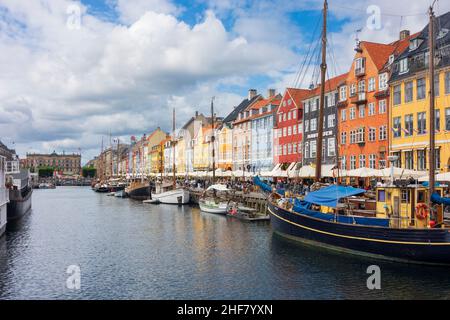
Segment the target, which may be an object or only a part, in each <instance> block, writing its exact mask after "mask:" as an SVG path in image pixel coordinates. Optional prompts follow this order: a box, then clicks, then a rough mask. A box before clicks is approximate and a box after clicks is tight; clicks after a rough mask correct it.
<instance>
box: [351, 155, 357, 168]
mask: <svg viewBox="0 0 450 320" xmlns="http://www.w3.org/2000/svg"><path fill="white" fill-rule="evenodd" d="M354 169H356V156H350V170H354Z"/></svg>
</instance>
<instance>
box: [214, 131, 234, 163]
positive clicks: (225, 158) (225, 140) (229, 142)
mask: <svg viewBox="0 0 450 320" xmlns="http://www.w3.org/2000/svg"><path fill="white" fill-rule="evenodd" d="M217 135H218V137H217V141H218V150H217V151H216V153H217V156H218V157H217V158H218V165H217V167H218V168H220V169H222V170H224V171H226V170H233V155H232V152H233V131H232V129H231V128H230V127H229V126H228V125H227V124H223V125H222V127H221V128H220V130H219V131H218V134H217Z"/></svg>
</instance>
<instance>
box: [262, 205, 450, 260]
mask: <svg viewBox="0 0 450 320" xmlns="http://www.w3.org/2000/svg"><path fill="white" fill-rule="evenodd" d="M268 206H269V212H270V220H271V225H272V228H273V230H274V231H276V232H277V233H280V234H282V235H286V236H288V237H290V238H294V239H296V240H300V241H304V242H309V243H313V244H317V245H321V246H325V247H329V248H332V249H337V250H340V251H347V252H351V253H356V254H361V255H369V256H374V257H378V258H384V259H390V260H398V261H405V262H417V263H430V264H448V265H450V233H449V230H448V229H394V228H386V227H375V226H361V225H351V224H343V223H336V222H332V221H331V222H330V221H325V220H320V219H317V218H313V217H309V216H307V215H305V214H298V213H293V212H290V211H287V210H284V209H282V208H280V207H278V206H276V205H274V204H273V203H271V202H269V203H268Z"/></svg>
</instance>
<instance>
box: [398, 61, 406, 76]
mask: <svg viewBox="0 0 450 320" xmlns="http://www.w3.org/2000/svg"><path fill="white" fill-rule="evenodd" d="M406 72H408V58H403V59H402V60H400V62H399V73H400V74H402V73H406Z"/></svg>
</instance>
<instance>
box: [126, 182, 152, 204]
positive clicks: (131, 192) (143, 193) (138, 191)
mask: <svg viewBox="0 0 450 320" xmlns="http://www.w3.org/2000/svg"><path fill="white" fill-rule="evenodd" d="M125 192H126V193H127V194H128V196H129V197H130V198H131V199H133V200H140V201H142V200H146V199H148V198H149V197H150V185H149V183H148V182H145V181H141V180H140V179H139V180H135V181H132V182H131V183H130V185H129V186H128V187H127V188H125Z"/></svg>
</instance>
